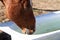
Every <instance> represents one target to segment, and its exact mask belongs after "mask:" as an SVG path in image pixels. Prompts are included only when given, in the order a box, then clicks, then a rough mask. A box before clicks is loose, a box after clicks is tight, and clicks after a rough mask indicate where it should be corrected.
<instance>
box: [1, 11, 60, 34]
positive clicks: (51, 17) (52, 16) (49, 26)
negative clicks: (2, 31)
mask: <svg viewBox="0 0 60 40" xmlns="http://www.w3.org/2000/svg"><path fill="white" fill-rule="evenodd" d="M35 18H36V31H35V33H34V34H33V35H37V34H44V33H48V32H52V31H56V30H60V13H54V12H52V13H49V14H43V15H39V16H36V17H35ZM6 26H9V28H11V29H12V30H14V31H16V32H19V33H22V32H21V29H20V28H19V27H18V26H17V25H16V24H15V23H13V22H12V21H10V22H6V23H0V28H1V27H6Z"/></svg>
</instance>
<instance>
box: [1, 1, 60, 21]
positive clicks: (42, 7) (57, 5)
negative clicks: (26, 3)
mask: <svg viewBox="0 0 60 40" xmlns="http://www.w3.org/2000/svg"><path fill="white" fill-rule="evenodd" d="M32 7H33V12H34V15H35V16H37V15H40V14H46V13H48V12H52V11H59V10H60V0H32ZM4 9H5V7H4V5H3V4H2V3H1V2H0V22H6V21H8V19H6V17H5V15H4Z"/></svg>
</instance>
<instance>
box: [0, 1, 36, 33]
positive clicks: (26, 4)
mask: <svg viewBox="0 0 60 40" xmlns="http://www.w3.org/2000/svg"><path fill="white" fill-rule="evenodd" d="M0 1H2V2H3V4H4V5H5V14H6V17H7V18H8V19H10V20H12V21H13V22H15V23H16V24H17V25H18V26H19V27H20V28H21V29H22V32H23V33H27V34H33V33H34V32H35V17H34V15H33V11H32V6H31V4H30V0H0ZM27 29H28V31H27Z"/></svg>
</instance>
